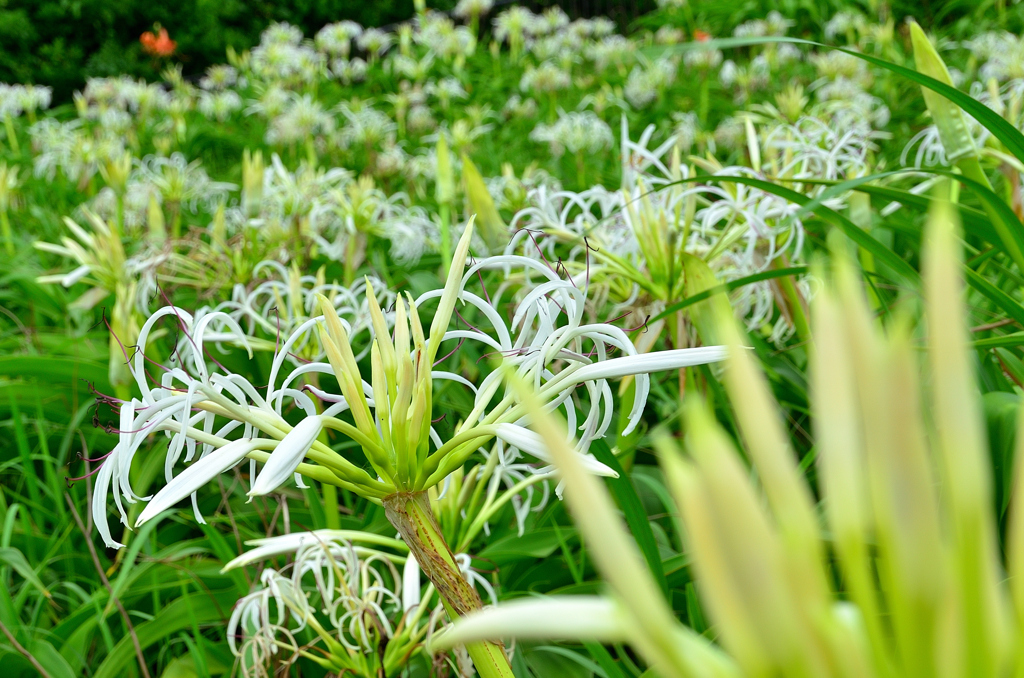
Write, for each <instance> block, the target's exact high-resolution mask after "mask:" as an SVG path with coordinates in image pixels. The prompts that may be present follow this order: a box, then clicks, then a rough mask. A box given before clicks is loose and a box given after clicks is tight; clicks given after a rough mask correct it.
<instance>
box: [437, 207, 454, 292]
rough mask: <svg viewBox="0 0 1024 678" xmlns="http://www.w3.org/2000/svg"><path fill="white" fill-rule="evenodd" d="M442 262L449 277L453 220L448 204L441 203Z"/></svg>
mask: <svg viewBox="0 0 1024 678" xmlns="http://www.w3.org/2000/svg"><path fill="white" fill-rule="evenodd" d="M440 211H441V262H442V264H443V265H444V270H445V274H446V275H447V272H448V267H450V266H451V265H452V223H451V221H452V219H451V210H450V208H449V206H448V203H446V202H443V203H441V210H440Z"/></svg>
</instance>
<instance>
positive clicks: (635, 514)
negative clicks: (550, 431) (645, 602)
mask: <svg viewBox="0 0 1024 678" xmlns="http://www.w3.org/2000/svg"><path fill="white" fill-rule="evenodd" d="M590 451H591V453H592V454H593V455H594V457H595V458H596V459H597V460H598V461H599V462H601V463H602V464H604V465H605V466H607V467H609V468H611V469H612V470H613V471H615V472H616V473H618V474H619V477H618V478H607V479H606V480H607V482H608V487H609V488H611V491H612V495H613V496H614V497H615V503H617V504H618V505H619V508H620V509H622V513H623V515H624V516H625V518H626V525H628V526H629V531H630V532H631V533H632V534H633V538H634V539H635V540H636V544H637V546H639V547H640V552H641V553H643V554H644V559H645V560H646V561H647V567H649V568H650V570H651V574H652V575H653V576H654V581H656V582H657V583H658V586H660V587H661V591H662V593H664V594H665V598H666V599H667V598H668V595H669V591H668V582H667V581H665V570H664V569H663V568H662V565H661V554H660V553H658V543H657V542H656V541H655V540H654V532H652V531H651V524H650V522H649V520H648V518H647V513H646V512H645V511H644V506H643V504H641V503H640V497H639V496H637V493H636V488H635V487H633V481H632V480H631V479H630V477H629V476H628V475H627V474H626V471H625V470H624V469H623V468H622V464H620V463H619V460H618V459H617V458H616V457H615V455H614V454H612V451H611V450H610V449H608V443H607V442H605V441H604V440H596V441H594V443H593V444H591V446H590Z"/></svg>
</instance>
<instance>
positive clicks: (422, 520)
mask: <svg viewBox="0 0 1024 678" xmlns="http://www.w3.org/2000/svg"><path fill="white" fill-rule="evenodd" d="M383 504H384V511H385V514H386V515H387V517H388V520H389V521H390V522H391V524H392V525H393V526H394V528H395V529H396V530H398V532H399V534H401V535H402V539H403V540H405V543H406V544H408V546H409V551H410V552H411V554H412V555H413V556H414V557H415V558H416V562H417V563H418V564H419V566H420V569H421V570H422V571H423V574H424V575H426V577H427V579H429V580H430V583H432V584H433V585H434V588H435V589H437V592H438V593H439V594H440V595H441V600H442V601H443V602H444V608H445V610H446V611H447V612H448V616H449V617H451V618H453V619H454V618H455V617H460V616H462V615H464V614H466V613H468V612H472V611H474V610H479V609H480V608H481V607H483V604H482V603H481V602H480V595H479V594H478V593H477V592H476V589H475V588H473V585H472V584H470V583H469V582H468V581H466V580H465V579H464V578H463V576H462V573H461V572H460V571H459V566H458V564H457V563H456V562H455V556H453V555H452V552H451V549H450V548H448V544H447V542H445V540H444V536H443V535H442V534H441V528H440V526H439V525H438V524H437V520H436V519H435V518H434V513H433V511H431V509H430V500H429V498H428V497H427V493H426V492H397V493H395V494H392V495H389V496H387V497H384V500H383ZM466 649H467V650H468V651H469V656H470V657H471V658H472V659H473V664H474V665H475V666H476V670H477V672H478V673H479V674H480V677H481V678H515V676H514V674H513V673H512V667H511V666H510V665H509V662H508V658H507V657H506V656H505V650H504V648H503V647H502V645H501V643H495V642H491V641H481V642H476V643H468V644H467V645H466Z"/></svg>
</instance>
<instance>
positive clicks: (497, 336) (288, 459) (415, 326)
mask: <svg viewBox="0 0 1024 678" xmlns="http://www.w3.org/2000/svg"><path fill="white" fill-rule="evenodd" d="M472 238H473V229H472V227H471V226H470V227H467V228H466V231H465V233H464V234H463V236H462V238H461V240H460V242H459V244H458V247H457V248H456V251H455V253H454V257H453V264H452V267H451V271H450V274H449V277H448V280H447V281H446V283H445V287H444V289H441V290H435V291H432V292H427V293H425V294H423V295H421V296H420V298H419V299H416V300H413V299H412V298H411V297H409V298H407V299H401V298H398V299H396V300H395V310H394V321H393V322H391V321H390V320H389V319H388V318H386V317H385V315H384V313H383V312H382V310H381V308H380V306H379V304H378V301H377V296H376V293H375V291H374V287H373V285H372V284H369V283H367V284H366V285H365V299H366V304H367V308H368V311H369V315H370V318H371V322H370V324H371V325H372V329H373V336H374V339H373V342H372V345H371V350H370V361H369V362H370V367H371V369H370V370H369V372H370V374H369V375H368V376H369V377H370V378H369V379H368V380H367V379H364V378H363V375H362V373H361V370H362V369H363V368H361V367H360V364H359V359H358V358H357V354H356V350H355V349H354V348H353V345H352V339H351V337H352V330H353V328H352V327H351V326H349V325H347V324H346V323H345V322H343V321H342V320H341V318H340V317H339V315H338V311H337V309H336V307H335V306H334V304H333V303H332V302H331V301H330V300H328V299H327V298H326V297H324V296H322V295H320V296H318V297H317V299H318V300H319V306H320V309H319V310H320V311H321V312H322V313H324V315H323V316H322V317H311V318H309V319H307V320H305V321H303V322H302V323H301V324H299V325H298V327H296V328H295V330H294V331H293V332H292V333H291V334H290V335H288V336H287V337H281V338H280V339H279V340H278V342H279V345H278V346H276V350H275V354H274V359H273V362H272V365H271V370H270V373H269V377H268V381H267V383H266V384H265V385H263V386H260V387H257V386H255V385H254V384H252V383H250V382H249V381H248V380H247V379H245V378H244V377H242V376H241V375H239V374H233V373H230V372H228V371H226V370H225V369H224V368H223V366H221V365H220V364H219V363H216V361H214V360H212V359H211V358H210V357H209V356H208V346H209V344H210V343H211V342H221V341H225V340H226V339H225V338H226V337H227V336H229V335H233V336H234V337H235V340H234V341H235V342H237V343H238V344H239V345H241V346H242V347H244V348H246V349H249V348H250V344H249V341H248V337H247V335H246V333H245V332H244V331H243V330H242V328H241V327H240V325H239V323H238V322H237V321H236V320H235V319H234V318H233V317H232V316H231V315H229V314H227V313H224V312H207V313H205V314H204V315H202V316H193V315H191V314H189V313H186V312H185V311H183V310H181V309H177V308H174V307H166V308H163V309H161V310H159V311H157V312H156V313H155V314H153V316H151V317H150V318H149V320H148V321H147V322H146V323H145V324H144V326H143V328H142V330H141V331H140V333H139V338H138V343H139V345H140V346H147V342H148V337H149V336H150V335H151V333H152V332H153V331H154V330H155V329H156V324H157V323H158V322H160V321H161V319H166V321H176V323H177V325H178V331H180V332H181V334H182V336H183V337H184V339H183V340H182V341H181V342H180V343H179V345H178V349H177V350H176V351H175V353H174V356H172V359H171V360H172V362H171V366H170V367H163V365H162V363H161V362H159V361H156V360H154V359H153V358H152V356H147V355H145V354H144V352H143V351H141V350H140V351H138V352H137V353H136V355H135V356H134V358H133V360H132V364H131V370H132V374H133V376H134V377H135V381H136V386H137V387H138V390H139V392H140V393H141V398H140V399H139V400H137V401H134V402H133V403H131V404H130V406H128V405H126V406H125V407H123V408H122V418H123V419H124V421H123V422H122V424H121V427H120V428H121V430H122V433H121V441H120V443H119V446H118V448H117V454H116V455H114V456H113V457H112V458H111V459H108V460H107V462H106V463H105V464H104V466H103V467H102V474H101V479H103V480H104V482H105V483H106V484H101V485H98V490H99V491H98V492H97V494H98V497H99V498H98V501H99V502H100V509H99V513H100V514H102V513H103V510H102V505H103V504H104V503H105V501H106V495H107V492H108V491H109V492H111V493H112V494H113V496H114V499H115V504H117V506H118V510H119V511H121V512H122V515H124V513H123V509H122V507H121V499H122V497H123V498H124V499H125V500H126V501H129V502H133V501H136V500H139V499H141V498H140V497H137V496H136V495H135V494H134V493H133V492H131V488H130V485H129V482H128V481H129V476H128V473H127V469H128V468H129V467H130V465H131V460H132V458H133V457H134V455H135V453H136V452H137V451H138V450H139V448H140V445H141V444H142V442H143V441H144V439H145V438H146V437H148V435H149V434H151V433H155V432H160V431H163V432H166V434H167V435H169V436H170V437H171V442H170V444H169V445H168V447H167V456H166V461H165V477H166V478H167V481H168V482H171V480H172V479H173V477H174V466H175V465H176V464H177V463H178V462H179V460H180V459H181V457H182V456H184V457H185V459H184V461H186V462H188V461H191V460H192V459H193V458H194V457H196V456H199V457H203V456H204V455H209V454H210V453H211V452H213V450H215V449H218V448H221V447H223V446H224V445H226V444H228V443H229V442H230V438H234V437H236V436H237V434H232V435H229V434H231V433H232V432H233V431H235V430H236V429H238V430H239V431H240V432H241V434H242V437H245V438H254V439H258V440H260V441H262V442H261V443H260V445H261V449H260V451H254V452H253V453H252V454H250V458H252V459H254V462H253V463H254V464H255V463H256V462H261V463H264V464H266V465H265V467H264V468H263V469H262V471H261V472H260V473H259V474H258V475H257V473H256V468H255V466H253V467H252V471H251V476H253V477H255V480H254V483H253V487H252V490H251V492H250V494H251V495H252V496H257V495H260V494H265V493H267V492H272V491H274V490H275V489H276V488H277V487H279V486H280V485H281V484H282V483H284V482H285V481H286V480H287V479H288V477H289V476H290V475H291V474H292V473H295V472H298V474H299V476H305V477H309V478H314V479H316V480H319V481H320V482H323V483H330V484H333V485H336V486H339V487H343V488H345V489H348V490H350V491H353V492H355V493H357V494H359V495H361V496H365V497H368V498H371V499H380V500H383V499H385V498H387V497H389V496H397V495H398V494H400V493H402V492H409V493H415V492H421V491H424V490H426V489H428V488H431V487H434V486H435V485H438V484H440V483H442V482H444V480H445V478H447V477H448V475H449V474H450V473H452V472H453V471H455V470H456V469H458V468H461V467H462V466H463V464H464V463H465V462H466V461H467V460H469V459H470V458H471V457H473V456H475V455H477V454H479V453H480V450H481V448H484V447H487V446H489V444H490V443H491V442H492V441H493V440H494V439H495V436H496V434H497V428H496V427H497V426H499V425H501V424H508V425H518V426H522V425H523V422H524V417H525V416H526V412H525V410H524V409H523V407H522V404H521V402H520V399H519V398H518V396H517V395H516V394H515V393H514V392H512V391H509V390H508V389H507V388H504V387H503V378H502V375H503V374H504V373H506V372H509V371H511V372H514V373H516V374H518V375H519V376H520V378H522V379H524V380H527V381H529V382H530V383H533V384H534V385H535V387H536V388H537V389H538V392H539V393H540V394H541V396H542V397H543V398H544V400H545V402H546V404H547V406H548V408H549V409H556V408H557V409H562V410H563V412H564V413H565V416H566V417H567V418H568V419H569V421H570V425H571V426H572V427H573V429H574V437H575V439H576V440H577V449H578V450H579V451H580V452H583V453H585V452H586V451H587V450H588V449H589V445H590V444H591V442H592V441H594V440H596V439H599V438H601V437H603V436H604V435H605V433H606V432H607V430H608V429H609V427H610V426H611V424H612V421H613V419H614V417H613V410H614V407H613V401H614V397H613V394H612V389H611V387H610V386H609V384H608V381H607V380H608V379H609V378H618V377H623V376H629V375H635V376H636V391H635V393H636V395H635V397H634V399H633V403H632V409H631V410H630V412H629V425H628V427H627V430H629V431H631V430H633V429H634V428H635V427H636V426H637V425H638V423H639V421H640V417H641V415H642V413H643V408H644V405H645V403H646V399H647V394H648V391H649V377H648V376H647V375H648V373H650V372H652V371H656V370H670V369H678V368H679V367H681V366H689V365H697V364H704V363H707V362H714V361H717V360H720V359H721V357H722V355H723V354H722V352H721V350H716V349H712V348H702V349H680V350H676V351H668V352H662V353H652V354H649V355H647V356H637V355H636V349H635V347H634V346H633V343H632V341H631V340H630V338H629V336H628V334H627V333H626V332H625V331H623V330H622V329H620V328H618V327H615V326H613V325H609V324H605V323H588V322H586V321H585V319H584V314H585V308H586V305H587V295H586V291H585V289H581V288H580V287H578V286H577V283H576V282H574V281H572V280H564V279H562V278H561V277H560V276H559V275H558V274H556V273H555V272H554V271H552V270H551V269H549V268H548V267H547V266H545V265H544V264H542V263H540V262H538V261H536V260H533V259H527V258H525V257H515V256H498V257H491V258H489V259H483V260H480V261H478V262H477V263H476V264H475V265H473V266H470V267H468V268H467V267H466V260H467V258H468V256H469V247H470V242H471V241H472ZM510 267H518V268H525V269H529V270H530V271H532V275H534V276H536V277H538V278H539V282H538V284H536V285H534V286H533V287H532V288H531V289H529V290H524V291H523V293H522V298H521V299H520V300H519V301H518V306H517V310H516V312H515V314H514V316H513V318H512V320H511V323H509V322H508V321H506V319H505V318H503V317H502V315H501V314H500V313H499V312H498V309H499V308H502V307H503V304H502V302H501V299H500V294H499V295H497V296H495V297H493V298H491V299H490V300H488V298H487V297H488V295H487V290H486V289H485V290H482V294H483V296H481V295H479V294H476V293H474V292H472V291H471V290H470V289H469V286H470V285H471V284H476V281H477V280H478V278H479V275H478V272H479V271H481V270H491V269H508V268H510ZM434 304H436V310H435V311H434V313H433V320H432V322H431V324H430V327H429V331H428V330H427V329H425V328H424V327H423V325H422V324H421V322H420V313H422V312H424V311H421V310H420V309H424V308H429V307H430V306H433V305H434ZM360 305H361V304H360ZM457 308H459V309H460V310H459V312H458V314H456V309H457ZM311 313H312V312H311ZM466 314H468V317H470V318H472V323H475V325H474V324H468V323H469V321H466V322H465V323H463V321H464V320H465V319H466V317H467V316H466ZM456 315H457V317H458V319H461V320H459V323H460V326H459V327H456V328H454V329H450V328H449V325H450V324H452V323H451V321H452V319H453V316H456ZM477 325H479V327H478V326H477ZM392 328H393V329H392ZM315 331H317V332H318V334H319V341H320V345H321V347H322V349H323V351H324V352H325V353H326V357H327V360H326V361H323V360H313V361H311V362H303V363H301V364H300V365H298V366H296V367H295V368H294V369H291V371H288V369H287V367H286V359H287V357H288V356H289V355H291V354H292V353H293V352H294V351H296V349H297V347H300V346H302V345H303V342H306V341H308V340H309V337H310V335H311V334H312V333H313V332H315ZM464 341H476V342H479V343H480V344H481V345H482V346H483V347H484V351H485V352H486V353H487V354H488V355H490V356H493V357H494V358H495V359H496V360H498V359H500V363H501V364H502V366H501V368H500V369H496V370H493V371H491V372H490V373H489V374H487V375H486V376H485V377H484V378H483V379H482V380H481V381H480V382H479V383H477V384H474V383H471V382H467V381H466V380H465V378H464V377H461V376H460V375H458V374H456V373H455V370H445V369H443V368H442V367H440V366H438V365H435V363H441V362H443V361H444V360H446V359H447V357H448V355H451V354H454V353H455V351H457V349H458V346H457V343H456V342H464ZM276 343H277V342H276ZM445 345H446V346H447V347H454V350H448V353H447V354H446V353H445V352H444V350H443V349H445V348H446V346H445ZM613 351H614V352H618V353H620V354H623V356H624V357H619V358H611V357H610V355H609V354H610V353H611V352H613ZM250 355H251V353H250ZM179 360H180V361H181V362H180V363H179V362H178V361H179ZM605 364H607V366H606V367H602V365H605ZM154 365H156V366H160V367H163V369H164V371H163V372H162V374H161V375H160V376H159V377H158V378H151V375H150V374H147V369H148V370H150V371H152V370H153V369H155V368H154V367H153V366H154ZM318 374H325V375H329V376H331V375H333V377H334V379H336V380H337V382H338V385H339V387H340V388H339V390H340V392H337V393H332V392H329V391H326V390H324V389H323V385H320V384H318V383H317V382H314V383H308V381H307V380H308V378H309V375H314V376H315V375H318ZM436 380H446V381H450V382H453V383H455V384H458V385H461V387H465V388H468V389H469V391H470V392H471V393H472V397H473V399H474V406H473V409H472V411H470V412H469V413H468V414H467V415H466V416H465V417H464V418H463V419H462V420H461V422H459V424H458V425H457V426H456V428H455V430H454V433H453V434H452V435H451V436H450V438H449V439H448V440H447V441H445V440H442V439H441V437H440V436H439V435H438V433H437V431H436V430H434V427H433V423H434V422H433V421H432V420H433V419H434V414H435V412H434V408H433V392H434V388H435V387H434V382H435V381H436ZM154 382H156V385H155V384H154ZM304 383H305V385H303V384H304ZM317 401H319V402H317ZM289 407H290V408H294V409H297V410H299V411H301V412H304V413H305V415H306V416H305V418H304V419H302V421H300V422H299V423H298V424H297V425H296V426H295V427H294V429H293V428H292V426H291V424H290V423H289V422H288V421H286V420H285V418H284V412H285V411H286V408H289ZM579 412H582V416H580V415H579V414H578V413H579ZM342 415H344V418H340V417H341V416H342ZM324 427H326V428H329V429H332V430H335V431H337V432H339V433H341V434H342V435H344V436H346V437H348V438H350V439H351V440H353V441H355V442H356V443H357V444H359V445H360V446H361V447H362V449H363V452H364V454H365V458H366V459H367V460H368V461H369V467H368V468H362V467H360V466H357V465H356V464H355V463H353V461H352V460H350V459H348V458H346V457H345V456H343V455H341V454H339V453H337V452H335V451H333V450H332V449H331V448H330V447H328V446H327V445H326V444H325V443H324V442H322V441H320V440H318V439H317V437H318V435H319V433H320V431H321V430H322V428H324ZM503 430H504V431H506V433H507V432H508V431H510V430H511V431H515V429H503ZM520 441H521V442H522V437H521V436H520ZM524 445H526V450H527V451H529V450H531V449H534V450H536V449H538V448H537V446H536V445H535V444H530V443H529V442H526V443H524ZM268 451H269V452H270V453H269V454H267V452H268ZM508 461H509V462H510V463H513V464H514V463H515V458H514V455H509V456H508ZM593 463H595V464H596V463H597V462H596V461H595V462H593ZM115 466H116V469H117V470H116V471H115V470H114V467H115ZM525 468H526V467H524V470H525ZM595 468H597V467H595ZM517 472H519V471H517ZM533 472H535V473H538V474H540V475H547V474H549V472H550V471H549V470H547V469H544V468H543V467H541V468H534V469H533ZM193 473H198V472H193ZM194 508H195V506H194ZM403 536H405V535H403Z"/></svg>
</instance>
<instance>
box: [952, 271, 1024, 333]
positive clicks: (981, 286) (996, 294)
mask: <svg viewBox="0 0 1024 678" xmlns="http://www.w3.org/2000/svg"><path fill="white" fill-rule="evenodd" d="M964 275H965V276H966V278H967V284H968V285H970V286H971V287H973V288H974V289H976V290H978V291H979V292H981V293H982V294H983V295H985V296H986V297H988V299H989V300H991V301H992V302H993V303H995V305H996V306H998V307H999V308H1000V310H1002V311H1003V312H1004V313H1006V315H1008V316H1010V317H1011V318H1013V319H1014V320H1016V321H1017V322H1018V323H1020V324H1021V325H1024V306H1021V305H1020V304H1019V303H1018V302H1017V301H1016V300H1015V299H1014V298H1013V297H1011V296H1010V295H1009V294H1007V293H1006V292H1004V291H1002V290H1001V289H999V288H998V287H996V286H995V285H993V284H992V283H990V282H989V281H988V280H986V279H985V278H984V277H982V276H981V275H979V274H978V273H976V272H974V271H972V270H971V269H970V268H968V267H967V266H964Z"/></svg>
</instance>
